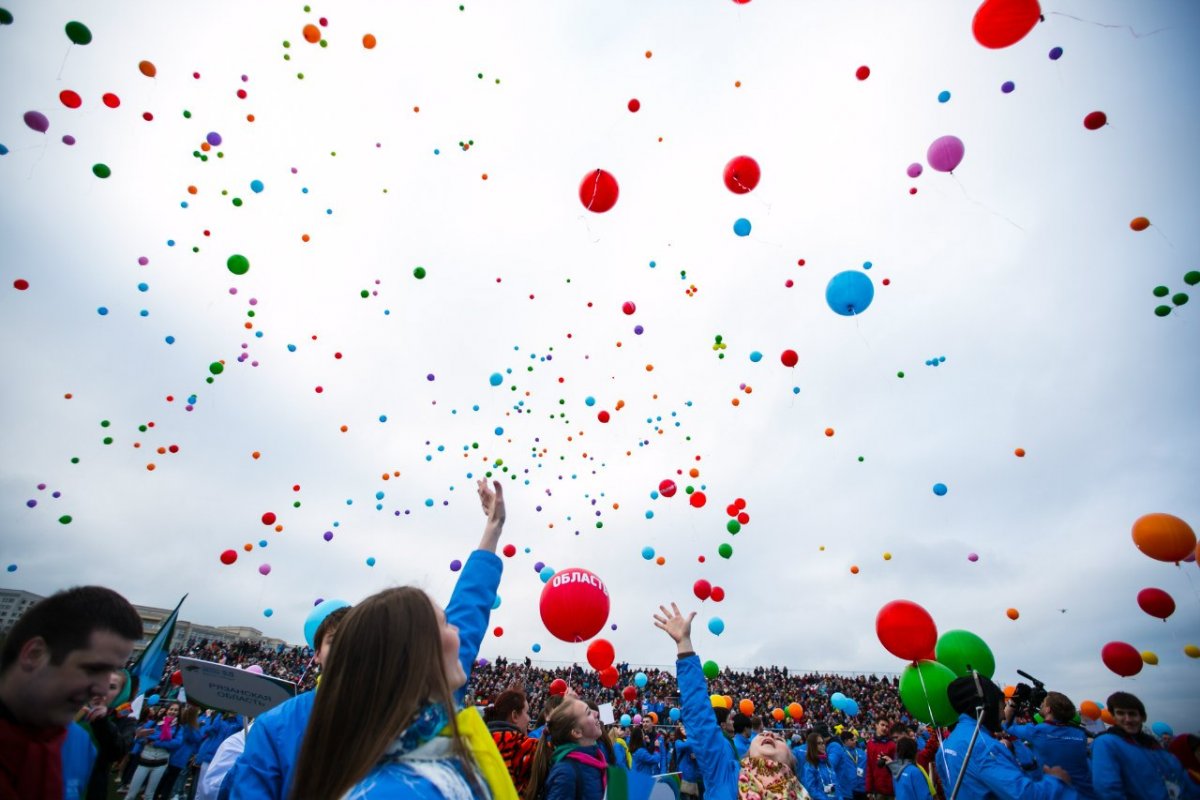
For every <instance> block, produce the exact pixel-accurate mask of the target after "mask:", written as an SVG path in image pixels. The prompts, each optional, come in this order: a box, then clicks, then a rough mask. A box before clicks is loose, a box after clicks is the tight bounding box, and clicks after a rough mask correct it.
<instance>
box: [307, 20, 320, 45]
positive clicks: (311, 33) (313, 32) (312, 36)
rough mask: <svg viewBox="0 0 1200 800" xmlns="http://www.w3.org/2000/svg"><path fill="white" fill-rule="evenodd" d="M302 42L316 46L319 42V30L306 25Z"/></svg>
mask: <svg viewBox="0 0 1200 800" xmlns="http://www.w3.org/2000/svg"><path fill="white" fill-rule="evenodd" d="M304 41H306V42H308V43H309V44H316V43H317V42H319V41H321V29H320V28H318V27H317V26H316V25H312V24H308V25H305V26H304Z"/></svg>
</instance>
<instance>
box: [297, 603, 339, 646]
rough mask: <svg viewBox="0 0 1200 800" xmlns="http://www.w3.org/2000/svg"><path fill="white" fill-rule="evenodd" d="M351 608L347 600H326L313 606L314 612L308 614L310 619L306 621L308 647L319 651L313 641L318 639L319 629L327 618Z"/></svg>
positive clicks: (305, 632)
mask: <svg viewBox="0 0 1200 800" xmlns="http://www.w3.org/2000/svg"><path fill="white" fill-rule="evenodd" d="M349 606H350V604H349V603H347V602H346V601H345V600H324V601H322V602H320V603H317V604H316V605H315V606H313V609H312V611H309V612H308V617H306V618H305V620H304V641H306V642H308V646H309V647H311V648H312V649H314V650H315V649H317V646H316V645H315V644H313V640H315V639H316V637H317V628H319V627H321V623H322V622H324V621H325V618H326V617H328V616H329V615H330V614H332V613H333V612H334V611H337V610H338V609H339V608H348V607H349Z"/></svg>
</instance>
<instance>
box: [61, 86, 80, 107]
mask: <svg viewBox="0 0 1200 800" xmlns="http://www.w3.org/2000/svg"><path fill="white" fill-rule="evenodd" d="M58 99H59V100H61V101H62V104H63V105H64V106H66V107H67V108H79V107H80V106H81V105H83V98H82V97H80V96H79V95H78V94H77V93H75V92H72V91H71V90H70V89H63V90H62V91H61V92H59V93H58Z"/></svg>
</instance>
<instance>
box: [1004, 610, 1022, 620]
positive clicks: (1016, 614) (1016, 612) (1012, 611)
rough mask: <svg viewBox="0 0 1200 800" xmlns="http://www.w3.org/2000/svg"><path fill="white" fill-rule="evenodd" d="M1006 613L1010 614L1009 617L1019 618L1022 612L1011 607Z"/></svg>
mask: <svg viewBox="0 0 1200 800" xmlns="http://www.w3.org/2000/svg"><path fill="white" fill-rule="evenodd" d="M1004 613H1005V614H1008V618H1009V619H1017V618H1018V617H1020V616H1021V612H1020V611H1017V610H1016V609H1015V608H1010V609H1009V610H1008V611H1005V612H1004Z"/></svg>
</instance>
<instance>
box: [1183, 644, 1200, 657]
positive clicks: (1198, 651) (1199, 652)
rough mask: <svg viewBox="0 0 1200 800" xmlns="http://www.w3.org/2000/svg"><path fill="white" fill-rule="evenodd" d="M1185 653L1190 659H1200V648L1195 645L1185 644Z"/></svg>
mask: <svg viewBox="0 0 1200 800" xmlns="http://www.w3.org/2000/svg"><path fill="white" fill-rule="evenodd" d="M1183 652H1184V653H1186V654H1187V657H1188V658H1200V647H1197V646H1196V645H1194V644H1185V645H1184V646H1183Z"/></svg>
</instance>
